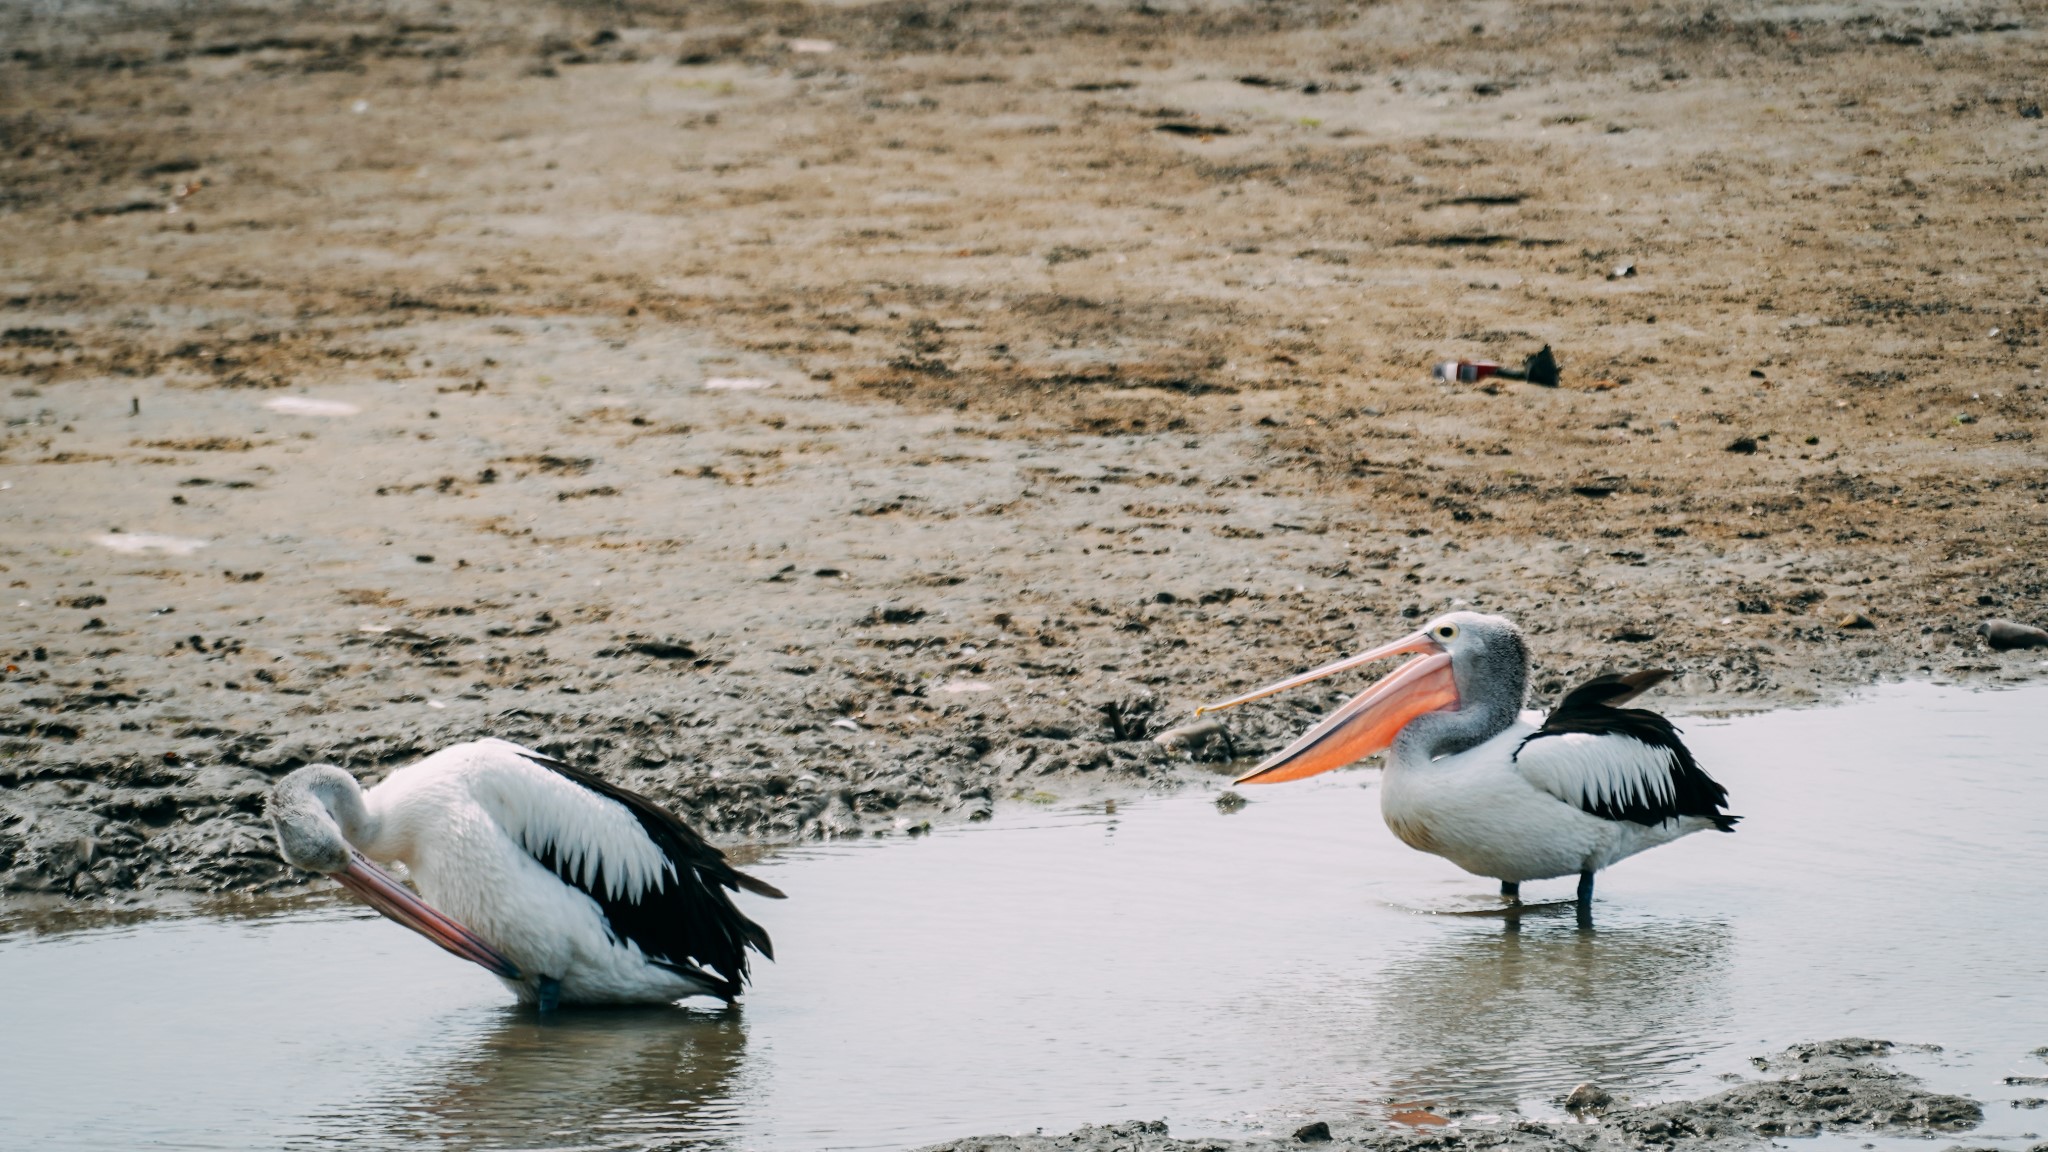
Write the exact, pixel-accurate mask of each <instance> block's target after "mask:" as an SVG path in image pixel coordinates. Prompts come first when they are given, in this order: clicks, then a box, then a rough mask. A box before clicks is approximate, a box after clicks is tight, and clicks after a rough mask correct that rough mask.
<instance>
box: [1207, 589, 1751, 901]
mask: <svg viewBox="0 0 2048 1152" xmlns="http://www.w3.org/2000/svg"><path fill="white" fill-rule="evenodd" d="M1402 655H1414V656H1416V657H1417V659H1415V660H1411V661H1409V662H1408V663H1406V664H1403V665H1402V666H1401V667H1400V668H1399V669H1397V670H1396V671H1394V672H1393V673H1392V674H1391V675H1389V676H1387V677H1385V678H1384V679H1382V680H1380V681H1379V682H1378V683H1377V684H1374V685H1373V686H1372V687H1371V688H1370V689H1367V690H1366V691H1365V692H1363V693H1361V694H1360V695H1358V696H1356V697H1354V698H1353V699H1352V700H1350V701H1349V702H1347V703H1346V704H1344V706H1343V707H1341V708H1338V709H1337V710H1336V711H1335V712H1332V713H1330V715H1328V716H1326V717H1324V718H1323V720H1322V721H1321V722H1319V723H1318V724H1316V725H1315V726H1314V727H1313V728H1310V729H1309V730H1308V731H1307V732H1304V733H1303V734H1302V735H1301V737H1300V738H1299V739H1297V740H1296V741H1294V743H1292V744H1289V745H1288V746H1287V747H1286V748H1283V749H1281V750H1280V751H1279V752H1277V753H1275V754H1274V755H1273V756H1271V757H1270V758H1268V759H1267V760H1266V761H1265V762H1264V763H1262V764H1260V765H1259V766H1258V767H1257V768H1254V769H1252V770H1251V771H1250V772H1247V773H1245V774H1244V775H1243V776H1241V777H1239V778H1238V782H1239V783H1243V784H1272V783H1278V782H1281V781H1284V780H1299V779H1302V778H1303V777H1306V776H1313V775H1315V774H1317V773H1319V772H1327V771H1329V770H1330V769H1332V768H1341V767H1343V766H1344V765H1346V764H1350V763H1352V762H1354V761H1357V760H1362V759H1364V758H1365V757H1367V756H1371V755H1373V754H1374V753H1376V752H1382V751H1386V750H1388V749H1389V748H1391V749H1392V752H1391V754H1390V755H1389V756H1388V758H1387V768H1386V774H1385V776H1384V777H1383V779H1382V783H1381V788H1380V814H1381V815H1382V816H1384V817H1385V818H1386V821H1387V827H1389V828H1391V829H1392V830H1393V832H1394V835H1396V836H1398V837H1400V838H1401V840H1402V841H1403V842H1404V843H1406V844H1407V845H1408V846H1409V847H1411V848H1417V849H1420V850H1422V851H1424V852H1430V853H1434V854H1436V855H1438V856H1442V857H1443V858H1445V859H1446V860H1449V861H1450V862H1451V863H1453V864H1456V865H1457V866H1458V867H1460V868H1463V869H1465V870H1466V871H1467V872H1471V873H1474V874H1476V875H1480V876H1491V877H1493V878H1494V879H1497V880H1499V881H1500V882H1501V894H1502V895H1503V896H1505V897H1507V898H1508V899H1510V900H1514V901H1519V900H1520V898H1521V883H1522V881H1524V880H1547V879H1550V878H1552V877H1556V876H1569V875H1572V874H1573V873H1577V874H1578V877H1579V893H1578V898H1579V905H1580V908H1581V909H1582V910H1584V909H1585V908H1587V907H1589V906H1590V905H1591V904H1592V900H1593V874H1594V873H1596V872H1598V871H1600V870H1601V869H1602V868H1605V867H1607V866H1608V865H1610V864H1613V863H1615V862H1616V861H1618V860H1622V859H1625V858H1627V857H1629V856H1633V855H1635V854H1636V853H1638V852H1641V851H1642V850H1643V849H1645V848H1654V847H1656V846H1657V845H1659V844H1665V843H1669V842H1670V841H1672V840H1676V839H1678V838H1679V837H1680V836H1684V835H1687V834H1689V833H1693V832H1699V831H1702V830H1704V829H1708V828H1713V829H1716V830H1718V831H1722V832H1732V831H1734V830H1735V822H1736V821H1737V820H1739V819H1741V817H1739V816H1730V815H1728V814H1727V813H1726V812H1725V811H1723V808H1724V806H1725V805H1726V804H1727V801H1728V790H1727V789H1725V788H1723V787H1721V785H1719V784H1718V783H1715V781H1714V779H1713V777H1711V776H1708V775H1707V774H1706V773H1705V772H1704V771H1702V770H1701V769H1700V766H1699V765H1698V764H1697V763H1695V762H1694V761H1693V757H1692V752H1691V751H1690V750H1688V749H1687V748H1686V746H1685V744H1684V742H1683V741H1681V740H1680V739H1679V738H1678V729H1676V728H1674V727H1672V725H1671V722H1670V721H1669V720H1666V719H1665V718H1664V717H1662V716H1659V715H1657V714H1656V713H1655V712H1648V711H1645V710H1643V709H1640V708H1626V707H1623V705H1625V704H1627V703H1628V702H1629V701H1630V700H1633V699H1634V698H1635V697H1637V696H1638V695H1640V694H1642V693H1643V692H1645V691H1647V690H1648V689H1649V688H1651V687H1652V686H1653V685H1655V684H1657V683H1658V682H1659V681H1661V680H1663V679H1664V678H1665V677H1667V676H1669V675H1670V673H1669V672H1662V671H1652V672H1636V673H1631V674H1629V675H1625V676H1616V675H1608V676H1600V677H1597V678H1595V679H1593V680H1591V681H1588V682H1587V683H1585V684H1582V685H1580V686H1579V687H1578V688H1575V689H1573V690H1572V691H1571V692H1570V693H1569V694H1567V695H1566V696H1565V698H1564V700H1563V702H1562V703H1560V704H1559V705H1558V706H1557V708H1556V710H1555V711H1553V712H1551V713H1550V714H1549V715H1548V716H1542V715H1539V714H1537V713H1525V712H1523V711H1522V704H1523V701H1524V700H1525V699H1526V698H1527V696H1528V691H1529V649H1528V646H1527V645H1526V644H1525V643H1524V642H1523V640H1522V632H1521V629H1519V628H1516V627H1515V626H1514V625H1513V624H1512V623H1510V622H1508V621H1507V620H1505V619H1503V618H1501V617H1499V616H1483V615H1480V614H1479V613H1476V612H1453V613H1451V614H1449V615H1447V616H1439V617H1437V618H1436V619H1434V620H1432V621H1430V622H1429V623H1428V624H1427V625H1425V626H1424V627H1423V628H1422V629H1421V630H1420V631H1418V632H1415V633H1414V634H1412V635H1409V636H1406V637H1403V638H1402V639H1400V640H1396V641H1394V642H1393V643H1391V644H1387V645H1384V646H1382V647H1379V648H1374V649H1372V650H1370V651H1367V652H1361V653H1359V654H1358V655H1356V656H1352V657H1350V658H1348V659H1344V660H1339V661H1337V662H1336V663H1334V664H1329V665H1325V666H1324V667H1321V668H1317V669H1314V670H1312V671H1309V672H1304V673H1302V674H1301V675H1299V676H1295V677H1292V678H1290V679H1287V680H1282V681H1280V682H1279V683H1277V684H1273V685H1270V686H1268V687H1265V688H1261V689H1259V690H1258V691H1256V692H1250V693H1247V694H1245V695H1243V696H1239V697H1237V698H1236V699H1233V700H1226V701H1223V702H1222V703H1220V704H1211V705H1207V706H1205V707H1203V708H1201V709H1199V711H1200V712H1212V711H1215V710H1217V709H1220V708H1232V707H1236V706H1237V705H1239V704H1243V703H1245V702H1246V701H1250V700H1256V699H1258V698H1260V697H1262V696H1269V695H1271V694H1273V693H1275V692H1281V691H1284V690H1286V689H1289V688H1294V687H1297V686H1299V685H1302V684H1307V683H1309V682H1311V681H1314V680H1320V679H1322V678H1323V677H1325V676H1331V675H1334V674H1336V673H1338V672H1343V671H1346V670H1348V669H1351V668H1356V667H1359V666H1360V665H1363V664H1369V663H1371V662H1373V661H1375V660H1384V659H1387V658H1388V657H1391V656H1402Z"/></svg>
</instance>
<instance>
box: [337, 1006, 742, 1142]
mask: <svg viewBox="0 0 2048 1152" xmlns="http://www.w3.org/2000/svg"><path fill="white" fill-rule="evenodd" d="M746 1044H747V1030H746V1025H745V1022H744V1020H743V1019H742V1016H741V1012H740V1009H738V1008H737V1007H723V1008H717V1009H704V1008H688V1007H679V1006H663V1007H658V1008H605V1009H589V1008H582V1009H578V1008H564V1009H560V1010H557V1011H553V1012H549V1013H547V1014H546V1015H544V1016H543V1015H541V1014H539V1013H537V1012H535V1011H534V1010H533V1009H532V1008H531V1007H521V1008H507V1009H503V1010H501V1011H500V1012H499V1013H497V1014H496V1016H495V1018H494V1019H492V1020H490V1021H489V1022H488V1023H487V1024H485V1025H484V1027H483V1028H482V1029H480V1030H479V1031H478V1032H477V1033H475V1034H472V1035H469V1036H466V1037H463V1038H462V1041H461V1042H460V1044H459V1045H455V1046H451V1047H452V1050H451V1052H450V1058H449V1059H448V1060H446V1061H445V1062H443V1063H442V1064H441V1065H440V1066H439V1067H438V1068H437V1069H436V1073H435V1075H434V1076H433V1079H432V1081H431V1082H429V1083H426V1084H421V1085H415V1086H412V1087H410V1088H409V1089H393V1090H389V1091H386V1092H384V1093H381V1094H380V1095H379V1097H377V1098H374V1099H372V1100H366V1101H361V1102H359V1103H358V1104H357V1105H356V1107H355V1109H354V1110H353V1111H352V1113H351V1115H350V1116H349V1117H348V1123H350V1124H351V1125H352V1126H358V1125H364V1124H368V1125H372V1126H374V1127H375V1128H377V1129H378V1130H380V1131H382V1132H383V1133H384V1134H386V1135H387V1136H388V1137H390V1138H392V1139H393V1141H394V1143H395V1145H396V1146H401V1147H435V1148H444V1149H467V1148H550V1147H591V1146H598V1147H610V1146H611V1145H612V1144H613V1143H620V1142H623V1143H628V1144H631V1145H632V1146H635V1147H638V1146H641V1145H642V1144H645V1143H649V1142H652V1143H657V1144H659V1145H660V1146H661V1147H664V1148H711V1147H721V1146H724V1145H725V1144H726V1143H728V1142H729V1140H730V1139H732V1138H733V1137H734V1136H736V1135H737V1130H736V1127H735V1124H734V1121H735V1116H736V1112H737V1109H736V1108H735V1107H734V1106H733V1103H732V1097H733V1094H734V1092H735V1090H736V1083H737V1078H738V1075H739V1073H740V1071H741V1069H742V1068H743V1067H744V1065H745V1058H746ZM365 1113H368V1114H367V1115H365ZM357 1130H358V1131H359V1130H360V1129H359V1128H358V1129H357ZM607 1136H609V1137H612V1138H613V1139H609V1140H608V1139H607V1138H606V1137H607Z"/></svg>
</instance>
